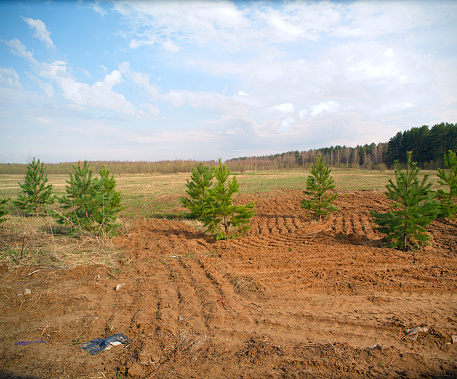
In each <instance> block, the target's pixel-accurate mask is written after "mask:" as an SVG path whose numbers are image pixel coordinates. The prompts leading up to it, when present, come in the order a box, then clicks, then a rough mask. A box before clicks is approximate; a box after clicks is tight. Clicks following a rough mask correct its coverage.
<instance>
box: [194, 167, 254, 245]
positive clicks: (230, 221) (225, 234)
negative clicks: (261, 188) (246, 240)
mask: <svg viewBox="0 0 457 379" xmlns="http://www.w3.org/2000/svg"><path fill="white" fill-rule="evenodd" d="M229 175H230V170H229V169H228V168H227V166H226V165H225V164H222V162H221V159H219V166H218V167H216V168H215V169H214V176H215V178H216V183H215V184H214V187H213V188H210V189H208V191H207V196H206V201H205V205H204V210H203V217H202V218H201V219H202V221H203V224H204V226H205V227H206V228H207V231H208V232H209V233H212V234H214V235H215V237H216V239H218V240H220V239H228V238H231V237H235V236H238V235H241V234H243V233H246V232H247V231H248V230H249V229H250V226H249V222H250V220H251V218H252V217H253V216H254V215H255V209H254V207H255V203H254V202H251V203H248V204H246V205H233V203H232V201H233V200H232V196H233V195H234V194H235V193H237V192H239V187H240V185H239V184H238V181H237V180H236V176H235V177H233V179H232V180H231V181H229V180H228V177H229Z"/></svg>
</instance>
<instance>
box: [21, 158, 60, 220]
mask: <svg viewBox="0 0 457 379" xmlns="http://www.w3.org/2000/svg"><path fill="white" fill-rule="evenodd" d="M45 171H46V167H44V164H43V163H40V160H39V159H38V161H35V158H33V160H32V162H31V163H30V164H29V165H28V166H27V172H26V174H25V183H24V184H21V183H18V184H19V186H20V187H21V188H22V195H19V196H18V198H17V200H15V201H13V203H14V205H15V206H17V207H18V208H20V209H22V210H25V211H26V212H29V213H33V214H35V216H36V217H38V216H39V214H40V213H41V212H44V211H45V210H46V207H47V205H50V204H52V203H54V196H53V195H52V184H47V183H48V176H47V175H46V174H45Z"/></svg>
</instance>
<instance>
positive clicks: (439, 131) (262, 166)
mask: <svg viewBox="0 0 457 379" xmlns="http://www.w3.org/2000/svg"><path fill="white" fill-rule="evenodd" d="M449 150H451V151H454V152H456V151H457V124H449V123H441V124H437V125H434V126H433V127H432V128H431V129H430V128H429V127H428V126H427V125H424V126H422V127H420V128H412V129H411V130H407V131H405V132H398V133H397V134H396V135H395V136H394V137H392V138H391V139H390V140H389V142H388V143H378V144H375V143H372V144H370V145H368V144H367V145H363V146H356V147H347V146H331V147H326V148H322V149H313V150H308V151H302V152H300V151H289V152H287V153H282V154H274V155H266V156H261V157H242V158H234V159H230V160H229V161H227V162H226V163H227V166H229V167H230V168H231V169H232V170H237V171H241V172H243V171H261V170H281V169H292V168H299V167H303V168H306V169H308V168H310V167H311V166H312V165H313V163H314V158H315V157H316V156H318V155H322V156H323V157H324V158H325V161H326V162H327V163H328V164H329V165H330V166H332V167H336V168H364V169H368V170H370V169H379V170H384V169H387V168H389V169H391V168H394V165H395V161H397V160H398V161H400V162H401V163H403V164H405V163H406V156H407V152H408V151H412V152H413V155H412V157H413V160H414V161H415V162H417V164H418V165H419V167H421V168H425V169H433V170H435V169H437V168H444V167H445V165H444V154H445V153H447V152H448V151H449Z"/></svg>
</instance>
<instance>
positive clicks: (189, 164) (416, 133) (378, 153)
mask: <svg viewBox="0 0 457 379" xmlns="http://www.w3.org/2000/svg"><path fill="white" fill-rule="evenodd" d="M449 150H451V151H454V152H457V124H449V123H441V124H437V125H434V126H433V127H432V128H429V127H428V126H427V125H424V126H421V127H417V128H412V129H410V130H407V131H404V132H398V133H397V134H396V135H395V136H394V137H392V138H391V139H390V140H389V142H387V143H378V144H375V143H372V144H370V145H368V144H366V145H363V146H360V145H358V146H356V147H347V146H331V147H325V148H321V149H311V150H307V151H298V150H297V151H289V152H286V153H281V154H273V155H265V156H260V157H255V156H253V157H241V158H233V159H229V160H227V161H225V164H226V165H227V167H228V168H229V169H230V170H232V171H235V172H246V171H264V170H287V169H294V168H304V169H309V168H310V167H311V166H312V165H313V164H314V159H315V157H316V156H318V155H322V156H323V157H324V158H325V161H326V162H327V164H329V165H330V166H332V167H335V168H363V169H368V170H373V169H374V170H385V169H387V168H389V169H391V168H393V167H394V164H395V161H396V160H398V161H400V162H401V163H405V162H406V156H407V152H408V151H412V152H413V160H414V161H415V162H417V164H418V165H419V167H421V168H424V169H433V170H434V169H437V168H444V166H445V165H444V161H443V157H444V154H445V153H446V152H448V151H449ZM216 158H218V157H216ZM200 162H201V161H196V160H173V161H170V160H166V161H158V162H147V161H137V162H128V161H91V162H89V163H90V164H91V167H93V169H94V170H95V171H98V170H100V169H101V168H102V167H103V166H104V167H105V168H107V169H109V170H110V172H111V173H112V174H114V175H120V174H154V173H160V174H171V173H179V172H183V173H187V172H191V169H192V168H194V167H196V166H197V165H198V163H200ZM76 163H77V162H66V163H48V164H46V167H47V171H46V172H47V173H48V174H67V173H68V172H70V171H72V170H73V165H74V164H76ZM202 163H204V164H206V165H209V166H211V167H212V166H216V164H217V162H216V161H215V160H213V161H205V162H202ZM26 170H27V165H26V164H17V163H13V164H7V163H2V164H0V174H25V172H26Z"/></svg>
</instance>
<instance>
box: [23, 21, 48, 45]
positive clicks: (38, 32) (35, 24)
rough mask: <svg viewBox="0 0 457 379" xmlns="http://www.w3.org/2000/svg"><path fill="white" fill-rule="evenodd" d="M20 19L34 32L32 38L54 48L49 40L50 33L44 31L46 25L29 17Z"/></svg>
mask: <svg viewBox="0 0 457 379" xmlns="http://www.w3.org/2000/svg"><path fill="white" fill-rule="evenodd" d="M22 19H23V20H24V21H25V22H26V23H27V24H28V25H29V27H30V28H32V29H33V30H34V33H33V36H34V37H36V38H38V39H39V40H40V41H41V42H44V43H45V44H46V45H48V47H52V48H54V43H53V42H52V40H51V33H50V32H49V31H48V30H47V29H46V25H45V23H44V22H43V21H41V20H39V19H33V18H30V17H27V18H25V17H22Z"/></svg>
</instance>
